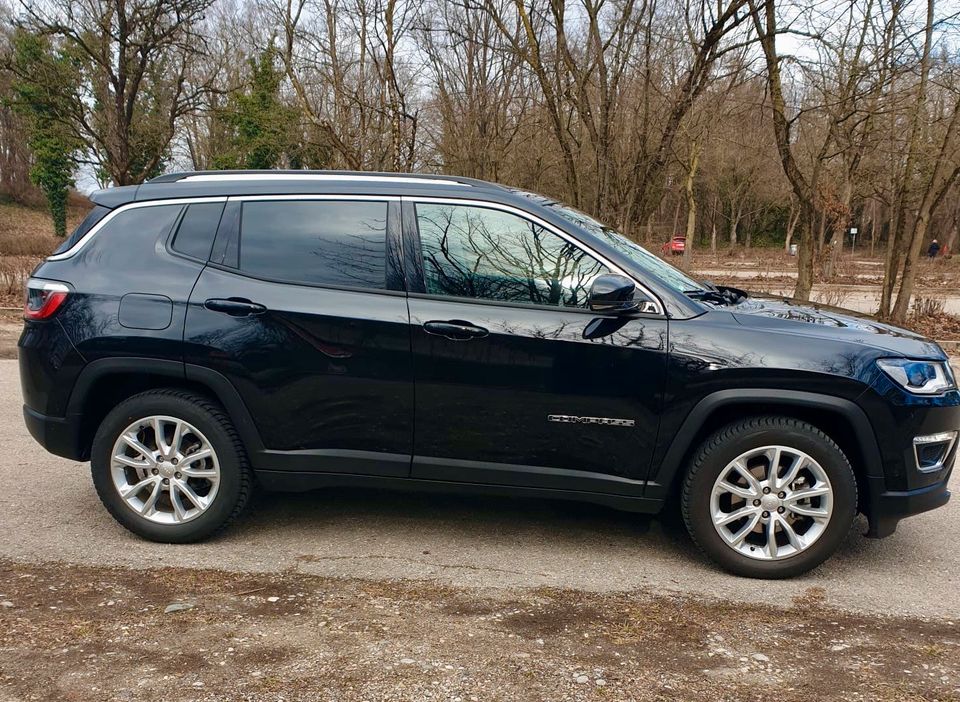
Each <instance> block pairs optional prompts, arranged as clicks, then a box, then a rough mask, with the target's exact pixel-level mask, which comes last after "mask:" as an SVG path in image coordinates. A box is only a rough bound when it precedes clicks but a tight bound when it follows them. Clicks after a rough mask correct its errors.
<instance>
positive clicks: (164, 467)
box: [158, 463, 177, 478]
mask: <svg viewBox="0 0 960 702" xmlns="http://www.w3.org/2000/svg"><path fill="white" fill-rule="evenodd" d="M158 468H159V469H160V475H161V476H162V477H164V478H172V477H173V474H174V473H176V472H177V469H176V468H174V467H173V466H172V465H170V464H169V463H161V464H160V465H159V466H158Z"/></svg>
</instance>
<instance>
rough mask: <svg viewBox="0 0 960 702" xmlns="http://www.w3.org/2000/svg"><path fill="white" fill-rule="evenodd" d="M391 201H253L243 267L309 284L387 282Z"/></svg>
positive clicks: (243, 227)
mask: <svg viewBox="0 0 960 702" xmlns="http://www.w3.org/2000/svg"><path fill="white" fill-rule="evenodd" d="M386 239H387V203H386V202H365V201H332V200H322V201H296V200H294V201H288V200H283V201H259V202H258V201H248V202H244V203H243V212H242V216H241V221H240V270H241V271H243V272H244V273H249V274H250V275H253V276H256V277H261V278H267V279H271V280H282V281H287V282H293V283H303V284H307V285H330V286H338V287H339V286H343V287H360V288H377V289H385V288H386Z"/></svg>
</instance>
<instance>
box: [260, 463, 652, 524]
mask: <svg viewBox="0 0 960 702" xmlns="http://www.w3.org/2000/svg"><path fill="white" fill-rule="evenodd" d="M256 475H257V478H258V479H259V481H260V484H261V485H262V486H263V487H264V488H265V489H267V490H276V491H280V492H303V491H307V490H317V489H320V488H328V487H356V488H370V489H375V490H395V491H401V492H432V493H446V494H468V495H496V496H500V497H524V498H534V499H549V500H574V501H577V502H591V503H594V504H599V505H606V506H607V507H613V508H614V509H620V510H623V511H626V512H642V513H645V514H655V513H657V512H659V511H660V510H661V508H662V507H663V501H662V500H652V499H649V498H645V497H636V496H631V495H614V494H610V493H603V492H586V491H580V490H557V489H551V488H535V487H521V486H514V485H490V484H485V483H461V482H452V481H447V480H423V479H418V478H398V477H389V476H381V475H352V474H348V473H306V472H292V471H274V470H258V471H256Z"/></svg>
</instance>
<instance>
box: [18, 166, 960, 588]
mask: <svg viewBox="0 0 960 702" xmlns="http://www.w3.org/2000/svg"><path fill="white" fill-rule="evenodd" d="M92 200H93V202H94V203H95V205H96V206H95V207H94V209H93V210H92V211H91V212H90V214H89V216H88V217H87V218H86V219H85V220H84V222H83V223H82V224H81V225H80V227H79V228H78V229H77V231H75V232H74V233H73V234H72V235H71V236H70V237H69V239H68V240H67V241H65V242H64V244H63V245H62V246H61V247H60V248H59V249H58V250H57V251H56V252H55V253H54V254H53V255H52V256H50V257H49V258H48V259H47V260H46V261H45V262H44V263H42V264H41V265H40V266H39V267H38V268H37V269H36V271H35V272H34V274H33V277H32V278H31V280H30V281H29V283H28V291H27V304H26V311H25V316H26V323H25V325H24V331H23V335H22V337H21V339H20V371H21V380H22V385H23V396H24V399H25V402H26V405H25V406H24V417H25V419H26V423H27V426H28V428H29V430H30V432H31V434H33V436H34V437H35V438H36V439H37V440H38V441H39V442H40V443H42V444H43V445H44V446H45V447H46V448H47V449H48V450H49V451H51V452H53V453H55V454H58V455H60V456H66V457H68V458H71V459H74V460H90V462H91V466H92V473H93V481H94V484H95V485H96V489H97V492H98V493H99V495H100V498H101V499H102V500H103V503H104V505H105V506H106V508H107V509H108V510H109V511H110V513H111V514H112V515H113V516H114V517H115V518H116V519H117V520H118V521H119V522H120V523H121V524H123V525H124V526H125V527H127V528H128V529H130V530H131V531H133V532H135V533H137V534H139V535H141V536H143V537H146V538H148V539H154V540H157V541H167V542H187V541H195V540H198V539H202V538H204V537H207V536H209V535H211V534H212V533H214V532H215V531H216V530H218V529H220V528H221V527H223V526H224V525H226V524H227V523H228V522H230V521H231V520H232V519H233V518H234V517H236V516H237V515H238V514H239V513H240V512H241V510H242V509H243V508H244V506H245V504H246V503H247V501H248V498H249V496H250V493H251V491H252V490H253V489H254V486H255V485H260V486H262V487H264V488H267V489H279V490H304V489H310V488H319V487H326V486H333V485H350V486H371V487H377V488H382V487H385V488H397V489H417V490H434V491H476V492H486V493H494V494H502V495H516V496H530V497H554V498H563V499H574V500H587V501H591V502H597V503H601V504H605V505H610V506H612V507H616V508H619V509H625V510H632V511H635V512H657V511H659V510H660V509H661V508H662V507H663V506H664V504H666V503H668V502H671V501H672V500H673V499H675V501H676V503H677V504H678V505H679V508H680V509H681V510H682V513H683V518H684V520H685V522H686V524H687V527H688V528H689V530H690V533H691V535H692V536H693V539H694V540H695V541H696V542H697V543H698V544H699V545H700V547H701V548H702V549H703V550H704V551H705V552H706V553H707V554H708V555H709V556H710V557H711V558H713V559H714V560H715V561H716V562H717V563H719V564H720V565H721V566H723V567H724V568H726V569H728V570H730V571H732V572H734V573H739V574H743V575H748V576H757V577H771V578H776V577H785V576H790V575H794V574H797V573H801V572H803V571H806V570H808V569H810V568H812V567H814V566H816V565H817V564H819V563H820V562H822V561H823V560H824V559H825V558H827V557H828V556H829V555H830V554H831V553H832V552H833V551H834V550H835V549H836V548H837V547H838V546H839V544H840V543H841V541H842V540H843V539H844V538H845V536H846V535H847V533H848V532H849V531H850V528H851V524H852V522H853V520H854V517H855V515H856V514H857V512H858V511H859V512H863V513H865V514H866V516H867V517H868V518H869V522H870V527H869V532H868V533H869V535H871V536H878V537H879V536H887V535H889V534H891V533H893V531H894V529H895V528H896V525H897V522H898V520H900V519H901V518H903V517H905V516H907V515H909V514H913V513H916V512H922V511H924V510H928V509H932V508H934V507H938V506H940V505H943V504H944V503H945V502H946V501H947V500H948V499H949V492H948V491H947V481H948V478H949V474H950V470H951V467H952V464H953V460H954V454H955V451H956V443H957V442H956V440H957V430H958V425H960V409H958V404H960V393H958V391H957V387H956V384H955V382H954V378H953V375H952V373H951V370H950V367H949V365H948V363H947V357H946V356H945V355H944V353H943V351H942V350H941V349H940V347H939V346H937V344H935V343H933V342H931V341H928V340H926V339H923V338H922V337H919V336H917V335H916V334H913V333H911V332H908V331H904V330H902V329H896V328H894V327H890V326H887V325H884V324H880V323H877V322H875V321H872V320H870V319H867V318H863V317H859V316H856V315H855V314H853V313H847V312H840V311H838V310H835V309H828V308H823V307H819V306H815V305H809V304H804V305H800V304H795V303H793V302H790V301H788V300H783V299H779V298H772V297H761V296H755V295H752V294H751V295H748V294H746V293H744V292H743V291H740V290H736V289H733V288H728V287H717V286H713V285H710V284H706V283H701V282H698V281H696V280H693V279H692V278H690V277H688V276H687V275H686V274H684V273H683V272H681V271H679V270H677V269H676V268H673V267H672V266H670V265H668V264H667V263H665V262H664V261H662V260H661V259H659V258H657V257H655V256H653V255H651V254H650V253H648V252H647V251H646V250H644V249H643V248H641V247H640V246H638V245H637V244H635V243H633V242H632V241H630V240H628V239H626V238H624V237H623V236H621V235H619V234H618V233H616V232H615V231H613V230H611V229H610V228H608V227H606V226H604V225H603V224H601V223H599V222H597V221H596V220H594V219H592V218H590V217H589V216H587V215H585V214H583V213H581V212H578V211H576V210H574V209H571V208H570V207H567V206H565V205H563V204H561V203H558V202H555V201H553V200H551V199H548V198H546V197H543V196H540V195H535V194H533V193H529V192H522V191H518V190H515V189H510V188H506V187H501V186H499V185H495V184H492V183H486V182H481V181H475V180H469V179H464V178H453V177H449V178H448V177H427V176H413V175H387V174H370V173H335V172H281V171H274V172H229V173H213V172H209V173H208V172H201V173H181V174H173V175H167V176H162V177H160V178H157V179H154V180H152V181H150V182H149V183H146V184H144V185H141V186H128V187H118V188H111V189H108V190H102V191H99V192H96V193H94V194H93V195H92Z"/></svg>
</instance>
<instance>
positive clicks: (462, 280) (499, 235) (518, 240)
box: [416, 203, 609, 308]
mask: <svg viewBox="0 0 960 702" xmlns="http://www.w3.org/2000/svg"><path fill="white" fill-rule="evenodd" d="M416 208H417V225H418V228H419V230H420V242H421V247H422V253H423V271H424V282H425V284H426V291H427V292H428V293H430V294H433V295H449V296H452V297H469V298H475V299H482V300H495V301H500V302H514V303H527V304H534V305H553V306H562V307H580V308H583V307H586V304H587V295H588V293H589V291H590V285H591V283H592V282H593V279H594V278H596V277H597V276H598V275H600V274H602V273H608V272H609V271H608V269H607V268H606V267H605V266H604V265H603V264H602V263H600V262H599V261H597V260H596V259H595V258H593V257H592V256H590V255H589V254H587V253H586V252H584V251H583V250H582V249H580V248H579V247H577V246H575V245H573V244H571V243H570V242H568V241H567V240H566V239H563V238H562V237H559V236H557V235H556V234H553V233H552V232H549V231H547V230H546V229H544V228H543V227H541V226H539V225H537V224H534V223H533V222H531V221H529V220H526V219H524V218H522V217H518V216H517V215H514V214H510V213H508V212H501V211H499V210H494V209H490V208H485V207H475V206H470V205H447V204H433V203H418V204H417V206H416Z"/></svg>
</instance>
